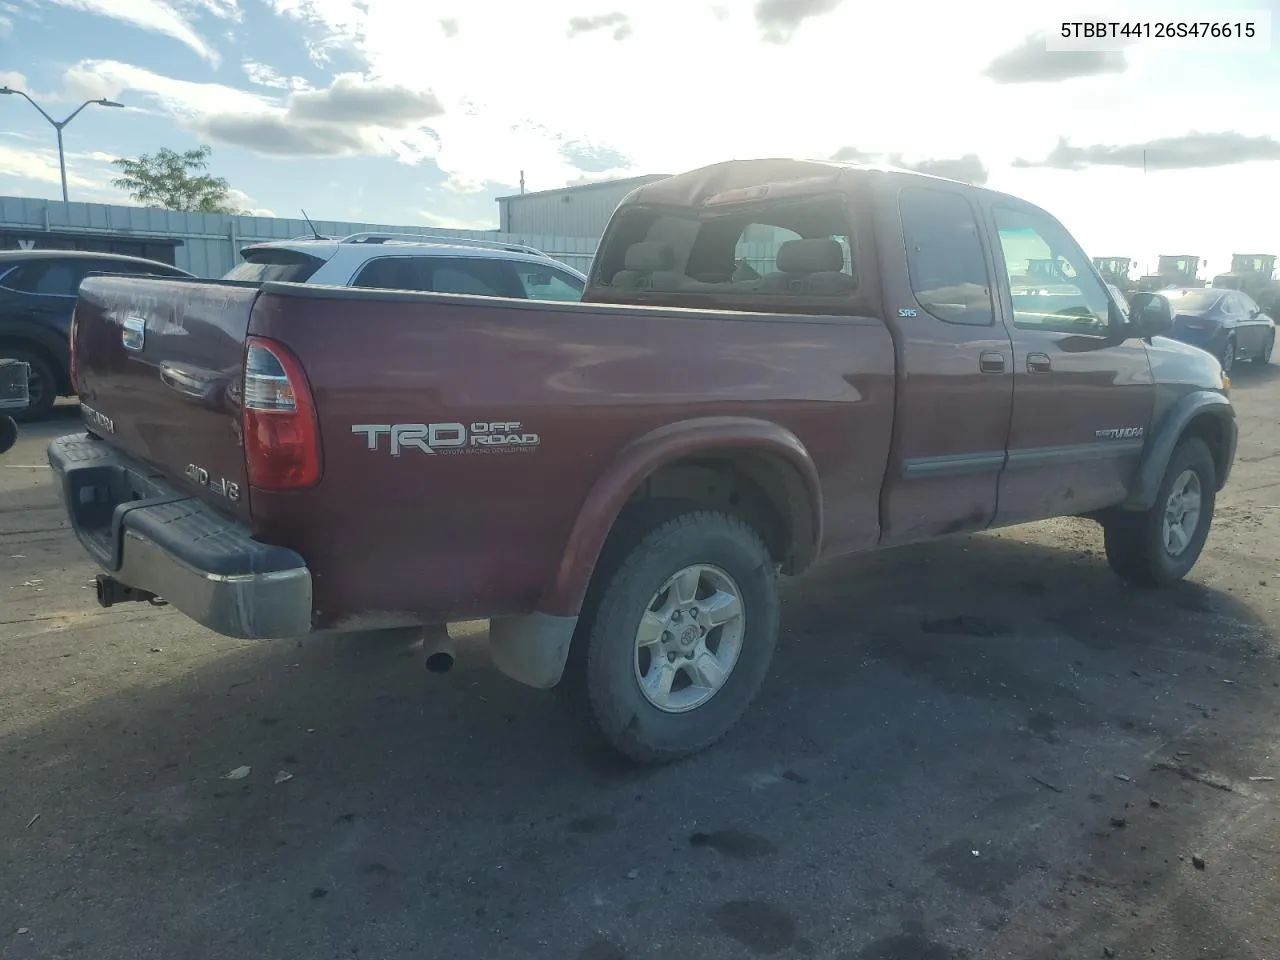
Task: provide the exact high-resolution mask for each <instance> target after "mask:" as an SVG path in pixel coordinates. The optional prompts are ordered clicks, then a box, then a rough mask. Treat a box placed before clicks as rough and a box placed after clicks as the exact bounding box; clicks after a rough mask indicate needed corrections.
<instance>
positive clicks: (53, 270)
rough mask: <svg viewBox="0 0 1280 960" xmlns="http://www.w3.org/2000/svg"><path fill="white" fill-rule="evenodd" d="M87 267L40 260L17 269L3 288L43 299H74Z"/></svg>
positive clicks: (7, 279)
mask: <svg viewBox="0 0 1280 960" xmlns="http://www.w3.org/2000/svg"><path fill="white" fill-rule="evenodd" d="M86 273H88V267H87V266H83V265H81V264H71V263H68V262H67V261H65V260H41V261H39V262H38V263H28V264H24V265H23V266H21V267H19V268H18V269H17V270H16V271H14V273H12V274H10V275H9V276H8V277H7V278H6V280H5V286H7V287H9V288H10V289H12V290H21V291H22V292H23V293H35V294H39V295H40V296H45V297H74V296H75V295H76V289H77V288H78V287H79V286H80V281H81V280H83V279H84V275H85V274H86Z"/></svg>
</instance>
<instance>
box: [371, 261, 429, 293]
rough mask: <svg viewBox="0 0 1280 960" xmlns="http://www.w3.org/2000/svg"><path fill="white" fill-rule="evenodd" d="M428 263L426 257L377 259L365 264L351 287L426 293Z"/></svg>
mask: <svg viewBox="0 0 1280 960" xmlns="http://www.w3.org/2000/svg"><path fill="white" fill-rule="evenodd" d="M429 262H430V261H429V258H427V257H379V258H378V259H377V260H370V261H369V262H368V263H366V264H365V265H364V266H363V267H362V268H361V269H360V272H359V273H358V274H357V275H356V278H355V279H354V280H353V281H351V285H352V286H353V287H374V288H378V289H382V290H417V291H421V292H427V291H429V290H430V289H431V273H430V270H429V268H428V267H427V264H428V263H429Z"/></svg>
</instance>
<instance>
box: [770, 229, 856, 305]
mask: <svg viewBox="0 0 1280 960" xmlns="http://www.w3.org/2000/svg"><path fill="white" fill-rule="evenodd" d="M776 264H777V268H778V269H777V272H776V273H770V274H767V275H766V276H765V277H764V278H763V279H762V280H761V281H760V287H759V289H760V292H761V293H772V294H779V293H793V294H797V295H800V296H805V295H808V296H818V297H831V296H838V295H840V294H843V293H848V292H849V291H850V290H852V289H853V288H854V286H855V284H854V279H853V277H852V276H850V275H849V274H847V273H844V272H843V270H844V265H845V264H844V249H843V248H842V247H841V246H840V244H839V243H837V242H836V241H835V240H831V239H829V238H825V237H820V238H815V239H810V240H788V241H787V242H786V243H784V244H783V245H782V246H780V247H779V248H778V256H777V260H776Z"/></svg>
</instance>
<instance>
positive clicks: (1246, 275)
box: [1213, 253, 1280, 320]
mask: <svg viewBox="0 0 1280 960" xmlns="http://www.w3.org/2000/svg"><path fill="white" fill-rule="evenodd" d="M1275 269H1276V258H1275V257H1274V256H1272V255H1271V254H1268V253H1233V254H1232V255H1231V270H1230V272H1228V273H1220V274H1218V275H1217V276H1216V277H1214V278H1213V286H1214V287H1215V288H1217V289H1221V290H1240V291H1242V292H1243V293H1247V294H1248V295H1249V296H1251V297H1253V299H1254V300H1255V301H1256V302H1257V304H1258V306H1260V307H1261V308H1262V309H1263V311H1264V312H1266V313H1267V315H1268V316H1270V317H1271V318H1272V319H1273V320H1274V319H1276V318H1277V315H1278V314H1280V281H1277V280H1276V279H1275Z"/></svg>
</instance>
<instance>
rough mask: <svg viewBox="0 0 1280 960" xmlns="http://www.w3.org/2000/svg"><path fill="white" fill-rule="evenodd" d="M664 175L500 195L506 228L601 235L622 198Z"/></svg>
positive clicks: (526, 231)
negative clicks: (509, 195)
mask: <svg viewBox="0 0 1280 960" xmlns="http://www.w3.org/2000/svg"><path fill="white" fill-rule="evenodd" d="M661 179H662V175H660V174H655V175H654V176H650V177H634V178H629V179H627V180H618V181H616V182H611V181H606V182H603V183H588V184H583V185H582V186H578V187H566V188H565V189H563V190H548V191H545V192H538V193H526V194H524V195H523V196H521V195H516V196H513V197H499V198H498V205H499V207H500V209H501V211H502V213H501V217H502V219H501V224H500V226H501V227H502V229H503V230H506V231H508V232H510V233H546V234H551V235H552V236H557V237H600V236H602V235H603V234H604V228H605V227H606V226H608V224H609V218H610V217H611V216H613V211H614V210H615V209H616V208H617V206H618V204H619V203H621V202H622V198H623V197H625V196H626V195H627V194H628V193H630V192H631V191H632V190H634V189H635V188H636V187H638V186H640V185H641V184H643V183H649V182H652V181H654V180H661Z"/></svg>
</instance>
